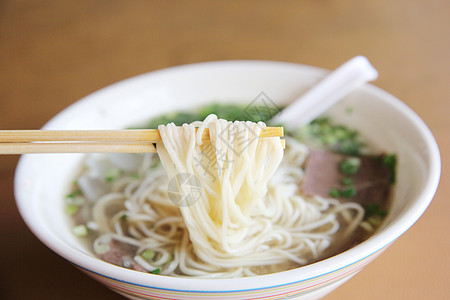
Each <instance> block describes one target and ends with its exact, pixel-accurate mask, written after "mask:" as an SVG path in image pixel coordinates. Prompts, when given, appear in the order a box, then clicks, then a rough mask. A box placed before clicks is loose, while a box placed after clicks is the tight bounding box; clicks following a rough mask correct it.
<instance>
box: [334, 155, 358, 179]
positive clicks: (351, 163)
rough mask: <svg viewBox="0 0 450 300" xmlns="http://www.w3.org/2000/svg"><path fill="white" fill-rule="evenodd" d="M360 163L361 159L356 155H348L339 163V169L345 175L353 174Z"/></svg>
mask: <svg viewBox="0 0 450 300" xmlns="http://www.w3.org/2000/svg"><path fill="white" fill-rule="evenodd" d="M360 165H361V159H359V158H358V157H350V158H346V159H343V160H342V161H341V162H340V163H339V170H340V171H341V172H342V173H344V174H346V175H354V174H356V173H357V172H358V170H359V167H360Z"/></svg>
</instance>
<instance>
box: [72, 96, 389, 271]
mask: <svg viewBox="0 0 450 300" xmlns="http://www.w3.org/2000/svg"><path fill="white" fill-rule="evenodd" d="M257 111H258V110H257ZM242 112H243V108H242V107H239V106H235V105H218V104H214V105H211V106H208V107H204V108H202V109H200V110H199V111H198V112H194V113H186V112H184V113H174V114H170V115H164V116H161V117H159V118H155V119H153V120H151V121H150V122H149V124H146V125H145V126H144V127H146V128H147V127H148V128H155V127H156V126H158V125H160V124H167V123H169V122H172V121H173V122H174V123H175V124H176V125H182V124H183V123H191V122H194V121H199V120H204V119H205V118H206V120H205V122H203V123H202V122H199V123H196V124H193V125H192V126H196V127H198V126H200V127H201V126H202V125H203V124H206V123H207V122H209V124H210V125H211V124H212V125H211V126H222V127H220V128H222V129H224V128H231V127H232V126H236V128H235V130H236V132H241V133H242V134H244V135H243V136H245V137H246V138H245V139H243V140H242V141H241V142H240V143H238V142H236V137H234V140H233V144H232V145H231V141H232V139H233V138H232V137H230V136H227V137H226V138H224V137H222V136H220V135H218V136H217V137H216V140H214V141H213V142H212V143H211V144H209V145H202V146H200V145H197V144H195V149H197V150H196V151H197V152H195V151H194V152H195V153H196V154H197V155H191V156H190V158H189V154H186V153H187V151H186V153H185V152H183V151H180V150H179V149H180V148H177V147H181V148H182V145H181V146H180V145H178V144H177V143H176V141H178V140H179V139H180V137H179V136H178V138H176V139H173V140H175V142H173V143H172V144H170V143H169V144H166V143H165V144H164V147H160V146H161V145H158V149H166V148H167V147H168V146H173V147H174V149H175V150H174V151H173V153H172V154H170V153H169V152H170V151H165V152H161V151H160V150H158V152H159V155H158V154H150V153H149V154H144V155H140V154H91V155H87V156H86V158H85V160H84V163H83V167H82V168H83V170H82V171H81V172H80V176H78V177H77V178H76V180H75V182H74V184H73V187H72V190H71V191H70V193H69V194H68V195H67V197H66V199H65V201H66V213H67V214H68V215H69V216H70V217H71V219H72V220H73V223H74V225H73V228H72V231H73V233H74V234H75V235H77V236H79V237H80V238H82V239H85V240H86V242H87V244H88V245H89V248H90V249H91V251H93V252H94V253H95V254H96V255H97V256H98V257H99V258H100V259H103V260H105V261H108V262H110V263H113V264H115V265H119V266H122V267H125V268H130V269H134V270H137V271H142V272H149V273H153V274H161V275H170V276H194V277H200V278H229V277H243V276H254V275H259V274H267V273H273V272H278V271H283V270H288V269H291V268H295V267H298V266H303V265H306V264H309V263H312V262H315V261H317V260H320V259H324V258H327V257H329V256H332V255H334V254H336V253H339V252H341V251H344V250H346V249H348V248H350V247H352V246H354V245H355V244H357V243H360V242H362V241H363V240H365V239H367V238H368V237H369V236H370V235H371V234H373V233H374V232H375V231H376V229H377V228H378V226H379V225H380V224H381V222H382V221H383V219H384V217H385V216H386V214H387V210H388V208H389V207H388V198H389V191H390V188H391V186H392V184H393V183H394V181H395V156H393V155H386V154H375V153H371V152H370V150H369V149H367V147H365V146H364V144H363V142H362V141H361V138H360V137H359V136H358V134H357V132H356V131H353V130H351V129H348V128H346V127H343V126H339V125H335V124H333V123H332V122H331V121H330V120H328V119H318V120H315V121H313V122H312V123H311V124H309V125H308V126H306V127H304V128H301V129H299V130H298V131H296V132H288V133H287V135H286V148H285V149H284V153H283V150H282V149H281V148H280V144H279V142H277V141H271V142H258V141H257V140H256V142H255V143H254V144H253V146H251V145H250V143H249V141H251V140H253V139H252V136H253V135H255V131H257V130H258V128H259V127H260V126H263V125H262V124H260V125H258V123H245V124H244V123H230V122H225V121H220V120H217V119H214V118H213V117H210V114H211V113H216V114H217V115H218V117H219V118H223V119H226V120H228V121H235V120H244V119H245V120H250V121H252V122H258V121H265V122H266V121H268V120H269V119H270V115H271V114H248V113H247V114H246V115H245V116H243V115H242ZM208 116H209V117H208ZM208 118H209V119H208ZM205 126H206V125H205ZM237 126H240V127H239V128H240V129H239V128H238V127H237ZM214 128H219V127H214ZM161 129H164V130H165V131H164V133H163V131H161V130H160V131H161V132H162V134H161V135H162V136H167V139H168V140H169V137H170V136H176V135H177V134H181V133H180V132H177V130H178V129H176V128H169V127H167V128H166V127H164V128H161ZM191 129H192V128H191ZM222 129H220V130H219V129H218V130H217V132H218V133H221V132H224V130H222ZM185 130H190V129H189V128H188V127H186V129H185ZM186 135H187V134H186V133H183V136H186ZM256 136H257V135H256ZM212 140H213V138H212ZM278 141H279V139H278ZM245 142H247V143H248V145H247V144H245ZM220 143H222V146H221V147H219V146H218V144H220ZM277 143H278V144H277ZM238 144H239V145H240V146H239V147H240V148H236V145H238ZM177 149H178V150H177ZM193 149H194V148H193ZM267 149H271V150H270V151H269V150H267ZM280 149H281V150H280ZM225 153H229V154H227V155H228V156H227V155H225ZM177 154H180V155H181V156H180V157H174V156H176V155H177ZM161 155H162V156H161ZM160 156H161V158H160ZM244 157H245V159H244ZM174 159H181V160H186V161H188V162H185V163H183V164H182V165H183V168H181V169H180V168H175V169H172V165H176V163H174V161H173V160H174ZM161 161H163V163H162V162H161ZM180 171H182V172H180ZM224 174H228V175H227V176H225V175H224ZM180 183H181V184H180ZM183 184H185V185H186V186H187V187H188V189H189V191H188V192H186V191H185V190H183V191H182V186H183ZM186 195H188V196H189V197H186ZM216 200H217V201H216Z"/></svg>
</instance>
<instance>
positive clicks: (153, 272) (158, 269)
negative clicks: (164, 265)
mask: <svg viewBox="0 0 450 300" xmlns="http://www.w3.org/2000/svg"><path fill="white" fill-rule="evenodd" d="M150 273H152V274H160V273H161V269H160V268H156V269H154V270H153V271H150Z"/></svg>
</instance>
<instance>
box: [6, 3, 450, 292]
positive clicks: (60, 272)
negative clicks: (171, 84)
mask: <svg viewBox="0 0 450 300" xmlns="http://www.w3.org/2000/svg"><path fill="white" fill-rule="evenodd" d="M358 54H362V55H365V56H367V57H368V58H369V59H370V60H371V62H372V63H373V65H374V66H376V68H377V69H378V70H379V72H380V77H379V79H378V80H377V82H376V85H378V86H379V87H381V88H383V89H386V90H387V91H389V92H390V93H392V94H394V95H396V96H397V97H399V98H400V99H402V100H403V101H404V102H405V103H407V104H408V105H409V106H410V107H411V108H412V109H414V110H415V111H416V112H417V113H418V114H419V115H420V116H421V117H422V118H423V119H424V120H425V122H426V123H427V124H428V126H429V127H430V128H431V130H432V131H433V133H434V134H435V137H436V139H437V141H438V143H439V146H440V149H441V153H442V163H443V173H442V177H441V183H440V187H439V189H438V192H437V194H436V197H435V199H434V200H433V202H432V204H431V206H430V207H429V209H428V210H427V211H426V212H425V214H424V215H423V217H422V218H421V219H420V220H419V221H418V222H417V223H416V224H415V225H414V226H413V227H412V228H411V229H410V230H409V231H408V232H406V233H405V234H404V235H403V236H402V237H400V238H399V239H398V240H397V241H396V242H395V243H394V244H393V245H392V246H391V247H390V248H389V249H388V250H387V251H385V252H384V253H383V254H382V255H381V256H380V257H379V258H378V259H376V260H375V261H374V262H372V263H371V264H370V265H369V266H368V267H367V268H365V269H364V270H363V271H362V272H360V273H359V274H357V275H356V276H355V277H354V278H353V279H351V280H350V281H349V282H347V283H346V284H345V285H344V286H342V287H340V288H339V289H338V290H336V291H335V292H333V293H332V294H331V295H329V296H327V297H326V298H325V299H327V300H333V299H376V300H379V299H396V300H397V299H448V294H449V293H450V278H449V274H450V273H449V270H450V263H449V261H450V259H449V256H448V253H449V252H450V238H449V219H450V218H449V217H448V216H447V214H448V213H449V212H450V211H449V209H450V199H449V198H450V185H449V184H448V182H449V176H450V173H449V172H448V169H449V167H450V165H449V163H450V161H449V159H448V156H447V153H449V151H450V122H449V113H450V104H449V102H450V99H449V96H450V88H449V87H450V2H449V1H447V0H428V1H423V0H409V1H406V0H405V1H401V0H389V1H388V0H368V1H356V0H355V1H351V0H340V1H337V0H335V1H333V0H329V1H325V0H322V1H318V0H305V1H118V0H116V1H111V0H110V1H107V0H89V1H88V0H81V1H50V0H47V1H45V0H41V1H39V0H36V1H25V0H16V1H12V0H3V1H0V129H37V128H40V127H41V126H42V125H43V124H44V123H45V122H46V121H47V120H49V119H50V118H51V117H52V116H53V115H55V114H56V113H58V112H59V111H60V110H61V109H63V108H64V107H66V106H67V105H69V104H71V103H73V102H74V101H76V100H77V99H79V98H81V97H83V96H85V95H87V94H89V93H91V92H93V91H95V90H97V89H99V88H102V87H104V86H106V85H108V84H111V83H114V82H116V81H119V80H122V79H125V78H128V77H130V76H133V75H137V74H141V73H144V72H148V71H152V70H156V69H160V68H165V67H169V66H174V65H179V64H186V63H193V62H200V61H211V60H228V59H265V60H280V61H289V62H298V63H302V64H308V65H314V66H319V67H323V68H328V69H333V68H335V67H337V66H338V65H339V64H340V63H342V62H343V61H345V60H347V59H349V58H350V57H353V56H355V55H358ZM18 158H19V157H18V156H1V157H0V189H1V195H2V196H1V198H2V199H1V208H0V237H1V239H0V243H1V247H0V299H69V300H70V299H77V300H78V299H122V297H120V296H119V295H116V294H115V293H113V292H111V291H109V290H108V289H106V288H105V287H103V286H102V285H100V284H99V283H97V282H95V281H94V280H92V279H90V278H88V277H86V276H85V275H83V274H82V273H81V272H79V271H78V270H76V269H75V268H74V267H72V266H71V265H70V264H69V263H67V262H66V261H65V260H63V259H62V258H60V257H59V256H57V255H56V254H54V253H53V252H52V251H50V250H49V249H47V248H46V247H45V246H44V245H43V244H41V243H40V242H39V241H38V240H37V238H35V237H34V235H33V234H32V233H31V232H30V230H29V229H28V228H27V227H26V226H25V224H24V222H23V221H22V219H21V217H20V215H19V213H18V210H17V208H16V205H15V200H14V195H13V176H14V169H15V166H16V163H17V160H18Z"/></svg>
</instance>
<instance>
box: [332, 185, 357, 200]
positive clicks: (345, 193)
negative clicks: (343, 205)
mask: <svg viewBox="0 0 450 300" xmlns="http://www.w3.org/2000/svg"><path fill="white" fill-rule="evenodd" d="M328 193H329V195H330V196H331V197H333V198H339V197H344V198H352V197H354V196H355V195H356V189H355V188H354V187H353V186H349V187H346V188H344V189H337V188H332V189H330V191H329V192H328Z"/></svg>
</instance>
